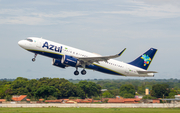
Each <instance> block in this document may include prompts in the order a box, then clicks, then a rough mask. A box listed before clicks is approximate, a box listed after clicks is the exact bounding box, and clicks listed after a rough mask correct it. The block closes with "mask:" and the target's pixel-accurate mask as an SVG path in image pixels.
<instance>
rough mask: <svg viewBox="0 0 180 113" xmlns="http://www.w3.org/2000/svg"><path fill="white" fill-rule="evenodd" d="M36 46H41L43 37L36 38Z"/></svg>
mask: <svg viewBox="0 0 180 113" xmlns="http://www.w3.org/2000/svg"><path fill="white" fill-rule="evenodd" d="M35 43H36V47H38V48H41V39H37V40H35Z"/></svg>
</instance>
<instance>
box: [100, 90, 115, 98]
mask: <svg viewBox="0 0 180 113" xmlns="http://www.w3.org/2000/svg"><path fill="white" fill-rule="evenodd" d="M102 96H103V97H104V98H113V97H114V96H113V95H112V94H111V93H110V92H109V91H105V92H104V93H103V94H102Z"/></svg>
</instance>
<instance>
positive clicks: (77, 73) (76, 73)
mask: <svg viewBox="0 0 180 113" xmlns="http://www.w3.org/2000/svg"><path fill="white" fill-rule="evenodd" d="M74 75H76V76H77V75H79V71H78V67H76V71H74Z"/></svg>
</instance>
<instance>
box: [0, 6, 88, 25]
mask: <svg viewBox="0 0 180 113" xmlns="http://www.w3.org/2000/svg"><path fill="white" fill-rule="evenodd" d="M0 15H2V16H0V24H26V25H50V24H57V23H69V22H67V21H64V20H61V19H63V18H68V17H78V16H84V15H87V12H78V11H69V12H68V11H60V12H54V13H45V12H36V11H34V10H32V9H24V10H22V9H1V10H0ZM49 18H50V19H49Z"/></svg>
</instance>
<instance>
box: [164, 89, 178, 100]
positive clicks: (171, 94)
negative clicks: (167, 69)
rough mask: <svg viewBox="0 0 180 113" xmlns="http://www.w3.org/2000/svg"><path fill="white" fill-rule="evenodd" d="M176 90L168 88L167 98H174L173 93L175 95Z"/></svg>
mask: <svg viewBox="0 0 180 113" xmlns="http://www.w3.org/2000/svg"><path fill="white" fill-rule="evenodd" d="M177 94H178V93H177V91H176V90H173V89H172V90H170V93H169V96H168V97H167V98H175V95H177Z"/></svg>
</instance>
